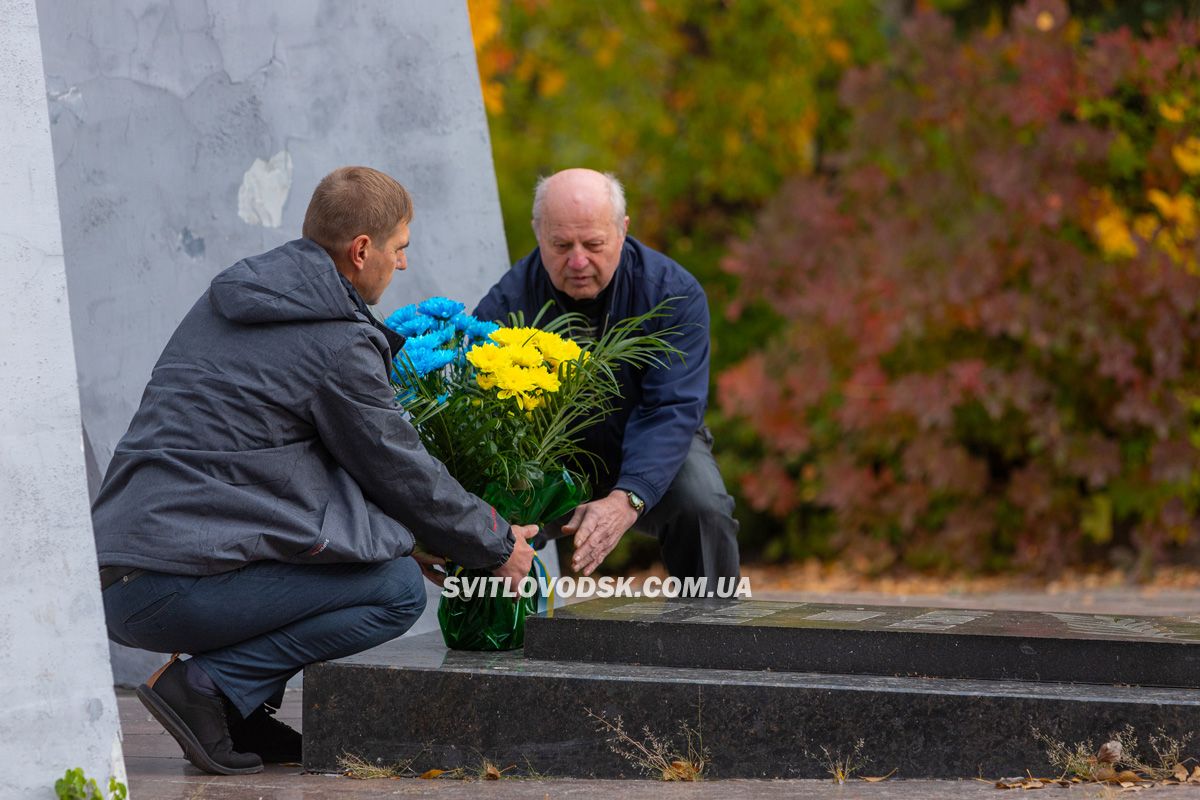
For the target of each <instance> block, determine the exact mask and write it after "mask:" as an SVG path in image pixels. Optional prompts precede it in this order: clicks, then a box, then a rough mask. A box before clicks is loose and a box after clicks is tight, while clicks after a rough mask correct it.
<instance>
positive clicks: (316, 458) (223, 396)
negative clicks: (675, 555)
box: [93, 167, 536, 775]
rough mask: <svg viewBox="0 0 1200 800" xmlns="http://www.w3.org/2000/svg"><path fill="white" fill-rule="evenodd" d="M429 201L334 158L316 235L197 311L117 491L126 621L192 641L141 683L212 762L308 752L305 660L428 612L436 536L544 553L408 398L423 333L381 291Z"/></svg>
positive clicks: (111, 515)
mask: <svg viewBox="0 0 1200 800" xmlns="http://www.w3.org/2000/svg"><path fill="white" fill-rule="evenodd" d="M411 219H412V203H411V200H410V198H409V195H408V192H407V191H405V189H404V187H403V186H401V185H400V184H399V183H397V182H396V181H395V180H393V179H392V178H390V177H389V176H387V175H385V174H383V173H381V172H377V171H376V170H373V169H368V168H366V167H343V168H342V169H339V170H336V171H334V172H333V173H331V174H329V175H328V176H326V177H325V178H324V179H323V180H322V181H321V182H320V184H319V185H318V186H317V188H316V191H315V192H314V193H313V196H312V200H311V202H310V203H309V206H308V211H307V213H306V215H305V218H304V238H303V239H298V240H296V241H293V242H288V243H287V244H285V245H282V246H281V247H277V248H275V249H274V250H272V251H270V252H268V253H264V254H262V255H258V256H253V257H251V258H247V259H245V260H243V261H240V262H238V263H237V264H235V265H233V266H232V267H230V268H229V269H227V270H225V271H224V272H222V273H221V274H219V275H217V277H216V278H215V279H214V280H213V282H212V285H211V287H210V288H209V289H208V291H207V292H205V293H204V295H203V296H202V297H201V298H200V299H199V300H198V301H197V302H196V304H195V305H194V306H193V307H192V309H191V311H189V312H188V314H187V316H186V317H185V318H184V320H183V322H181V323H180V325H179V328H178V329H177V330H176V331H175V333H174V335H173V336H172V337H171V340H170V341H169V342H168V343H167V346H166V349H165V350H164V351H163V354H162V356H161V357H160V358H159V360H158V363H157V364H156V365H155V367H154V372H153V373H152V375H151V378H150V384H149V385H148V386H147V387H146V391H145V394H144V395H143V396H142V402H141V405H140V407H139V408H138V410H137V413H136V414H135V415H134V417H133V421H132V422H131V423H130V426H129V431H128V432H127V433H126V434H125V436H124V438H122V439H121V442H120V443H119V444H118V445H117V448H116V452H115V453H114V455H113V459H112V463H111V464H110V465H109V468H108V472H107V474H106V475H105V478H104V483H103V485H102V486H101V488H100V492H99V495H98V496H97V498H96V503H95V506H94V508H93V519H94V527H95V533H96V544H97V550H98V553H99V560H100V565H101V570H100V574H101V586H102V587H103V598H104V610H105V616H106V618H107V623H108V630H109V635H110V637H111V638H112V639H114V640H115V641H117V642H120V643H121V644H125V645H129V646H132V647H141V648H144V649H147V650H154V651H157V652H164V653H170V652H185V653H190V654H192V658H190V659H189V660H187V661H178V660H176V659H175V658H172V659H171V661H169V662H168V663H167V665H166V666H165V667H164V668H163V669H161V670H159V672H158V673H156V675H155V676H154V677H153V678H151V679H150V680H149V681H148V682H147V683H146V684H144V685H142V686H141V687H140V688H139V689H138V697H139V698H140V699H141V700H142V702H143V703H144V704H145V705H146V707H147V708H148V709H149V711H150V713H151V714H153V715H154V716H155V718H157V719H158V721H159V722H161V723H162V724H163V726H164V727H165V728H166V729H167V731H168V732H169V733H170V734H171V735H172V736H174V737H175V739H176V741H178V742H179V744H180V746H181V747H182V748H183V750H184V753H185V755H186V756H187V758H188V760H189V761H191V762H192V763H193V764H194V765H195V766H197V767H198V768H200V769H202V770H204V771H206V772H211V773H214V774H223V775H230V774H238V773H246V772H258V771H259V770H261V769H262V763H263V761H264V760H265V761H298V760H299V759H300V756H301V741H300V735H299V734H298V733H296V732H295V731H293V730H291V729H290V728H288V727H287V726H285V725H283V724H282V723H281V722H279V721H278V720H275V719H274V718H273V717H271V716H270V715H271V714H272V713H273V709H276V708H278V706H279V703H280V702H281V700H282V698H283V689H284V686H285V684H286V683H287V680H288V678H290V677H291V676H292V675H294V674H295V673H296V672H298V671H299V670H300V669H302V668H303V667H304V666H305V665H306V664H310V663H312V662H314V661H321V660H326V659H331V658H339V657H342V656H346V655H350V654H352V653H357V652H360V651H362V650H365V649H367V648H369V647H373V646H375V645H377V644H380V643H382V642H385V641H387V640H389V639H393V638H395V637H397V636H399V635H401V634H402V633H404V632H405V631H406V630H408V629H409V627H411V626H412V624H413V623H414V622H415V621H416V619H417V618H418V617H419V616H420V615H421V611H422V610H423V609H424V607H425V587H424V583H423V580H422V577H421V575H422V571H423V568H422V566H420V565H418V564H417V562H416V561H415V560H414V559H413V558H410V557H409V555H410V554H411V553H412V551H413V546H414V540H415V541H419V542H420V543H421V544H422V545H423V546H424V549H425V550H428V551H429V552H431V553H435V554H437V555H441V556H448V557H450V558H453V560H454V561H456V562H458V563H460V564H463V565H465V566H471V567H479V568H485V569H491V570H494V572H495V574H496V575H498V576H501V577H510V578H521V577H523V576H524V575H525V574H526V573H527V572H528V571H529V567H530V562H531V561H532V558H533V551H532V549H531V548H530V547H529V545H528V543H527V542H526V541H525V540H526V539H527V538H529V537H531V536H533V535H534V534H535V533H536V528H534V527H532V526H524V527H521V526H514V527H511V528H510V526H509V525H508V524H507V523H506V522H505V521H504V520H503V519H501V518H499V517H498V516H497V514H496V511H495V509H493V508H492V507H491V506H489V505H488V504H487V503H484V502H483V501H482V500H480V499H479V498H477V497H474V496H472V495H470V494H468V493H467V492H466V491H465V490H464V489H463V488H462V487H461V486H460V485H459V484H458V483H457V482H456V481H455V480H454V479H453V478H451V477H450V475H449V474H448V473H447V472H446V468H445V467H444V466H443V465H442V464H441V463H440V462H438V461H437V460H436V459H434V458H433V457H432V456H430V455H429V454H428V453H427V452H426V451H425V449H424V448H423V447H422V446H421V442H420V440H419V439H418V438H417V434H416V431H415V430H413V428H412V426H411V425H409V424H408V422H407V421H406V420H405V418H404V413H403V411H402V410H401V409H400V408H399V407H397V405H396V403H395V398H394V394H393V391H392V388H391V386H390V384H389V382H388V374H389V370H390V364H391V361H392V357H393V354H394V353H395V351H396V348H397V347H399V346H400V344H401V343H402V339H401V338H400V337H398V336H396V335H395V334H394V333H392V332H391V331H390V330H388V329H387V328H385V327H384V326H383V325H382V324H381V323H379V322H378V321H377V320H376V318H375V316H374V315H373V314H372V312H371V310H370V309H369V308H368V307H367V306H368V304H374V303H377V302H378V301H379V299H380V297H381V296H382V295H383V291H384V289H386V288H387V286H388V284H389V283H390V282H391V280H392V276H393V275H394V274H395V272H396V270H402V269H404V268H405V267H406V266H407V260H406V256H405V248H406V247H408V241H409V223H410V221H411ZM426 574H427V575H431V573H428V572H427V573H426ZM431 577H432V575H431Z"/></svg>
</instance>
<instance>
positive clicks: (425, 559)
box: [412, 551, 446, 586]
mask: <svg viewBox="0 0 1200 800" xmlns="http://www.w3.org/2000/svg"><path fill="white" fill-rule="evenodd" d="M412 557H413V559H414V560H415V561H416V562H417V564H418V565H419V566H420V567H421V574H422V575H424V576H425V577H426V578H427V579H428V580H429V581H431V582H433V583H436V584H437V585H438V586H443V585H444V582H445V580H446V573H445V572H444V571H443V572H439V571H437V570H435V569H434V567H435V566H439V567H444V566H446V559H444V558H440V557H438V556H435V555H430V554H429V553H422V552H418V551H413V554H412Z"/></svg>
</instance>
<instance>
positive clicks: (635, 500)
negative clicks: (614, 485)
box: [625, 491, 646, 517]
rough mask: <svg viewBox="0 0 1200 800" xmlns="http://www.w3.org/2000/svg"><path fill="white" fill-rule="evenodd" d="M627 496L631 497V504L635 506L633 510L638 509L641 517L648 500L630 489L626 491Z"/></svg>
mask: <svg viewBox="0 0 1200 800" xmlns="http://www.w3.org/2000/svg"><path fill="white" fill-rule="evenodd" d="M625 496H626V497H628V498H629V505H631V506H633V510H634V511H636V512H637V513H638V516H639V517H640V516H641V515H642V512H643V511H645V510H646V501H645V500H643V499H642V498H640V497H638V496H637V495H636V494H634V493H633V492H630V491H626V492H625Z"/></svg>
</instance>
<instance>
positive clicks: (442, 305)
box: [417, 297, 466, 320]
mask: <svg viewBox="0 0 1200 800" xmlns="http://www.w3.org/2000/svg"><path fill="white" fill-rule="evenodd" d="M464 308H466V306H464V305H463V304H462V303H460V302H458V301H457V300H451V299H450V298H448V297H431V298H429V299H428V300H423V301H421V303H419V304H418V305H417V309H418V310H419V311H420V312H421V313H422V314H425V315H427V316H430V317H434V318H436V319H441V320H447V319H450V318H452V317H453V316H454V315H455V314H458V313H460V312H461V311H462V310H463V309H464Z"/></svg>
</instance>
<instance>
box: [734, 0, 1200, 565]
mask: <svg viewBox="0 0 1200 800" xmlns="http://www.w3.org/2000/svg"><path fill="white" fill-rule="evenodd" d="M1198 46H1200V27H1198V26H1197V24H1196V23H1195V22H1192V21H1186V22H1185V21H1178V22H1174V23H1171V24H1168V25H1165V26H1162V27H1161V28H1160V29H1159V30H1155V31H1148V32H1145V33H1144V34H1143V35H1134V34H1133V33H1131V32H1130V31H1128V30H1126V29H1121V30H1118V31H1115V32H1110V33H1105V34H1100V35H1097V36H1092V37H1089V36H1084V35H1083V34H1082V33H1081V26H1080V25H1079V24H1078V23H1076V22H1075V21H1073V20H1072V19H1070V18H1069V15H1068V12H1067V8H1066V4H1065V3H1064V2H1061V0H1040V1H1038V2H1030V3H1028V4H1026V5H1024V6H1021V7H1018V8H1017V9H1016V10H1015V11H1014V12H1013V15H1012V19H1011V22H1010V25H1009V27H1008V28H1007V29H1006V30H1003V31H996V30H987V31H980V32H977V33H974V34H971V35H969V36H968V37H967V38H965V39H961V38H958V37H956V36H955V33H954V29H953V26H952V25H951V23H950V22H949V21H948V20H946V19H945V18H943V17H940V16H938V15H937V14H934V13H921V14H918V15H916V16H915V17H913V18H911V19H910V20H909V21H908V22H907V23H906V25H905V27H904V29H903V32H902V35H901V37H900V41H899V42H898V43H897V45H896V46H895V47H894V48H893V50H892V51H891V53H890V55H889V57H888V58H887V59H885V60H884V61H882V62H880V63H877V64H874V65H872V66H869V67H865V68H862V69H858V70H853V71H851V72H849V73H848V74H847V75H846V77H845V78H844V80H843V82H842V85H841V91H840V99H841V102H842V104H843V105H844V107H845V108H846V110H847V112H848V114H849V122H848V127H847V129H846V133H845V145H844V147H843V148H842V149H841V151H840V152H838V153H837V154H836V156H834V157H832V158H828V159H826V162H825V168H824V169H823V170H822V171H821V172H820V173H818V175H816V176H813V177H805V178H799V179H795V180H794V181H792V182H791V183H789V184H787V185H786V186H785V188H784V189H783V191H782V192H781V193H780V195H779V196H778V197H777V198H776V199H775V200H774V201H773V202H772V203H771V204H770V205H769V206H768V207H767V208H766V209H765V210H764V212H763V213H762V214H761V216H760V218H759V219H758V221H757V224H756V226H755V229H754V231H753V233H752V234H751V235H749V236H748V237H747V238H745V239H744V240H742V241H739V242H736V243H735V244H734V245H733V247H732V248H731V251H730V254H729V256H728V257H727V259H726V260H725V262H724V264H723V268H724V269H725V270H726V271H727V272H729V273H730V274H732V275H734V276H736V278H737V279H738V286H739V288H738V290H737V294H736V296H735V297H734V298H733V302H732V303H731V304H730V306H729V313H730V314H731V315H733V316H735V317H736V315H737V314H739V313H740V312H741V310H742V309H745V308H748V307H753V306H754V305H755V304H762V303H765V304H767V305H768V306H769V307H770V308H771V309H773V311H774V312H775V313H777V314H778V315H779V316H780V317H781V318H782V319H783V320H784V325H783V327H782V329H781V330H780V331H779V332H778V334H777V335H775V336H773V337H772V338H771V339H770V340H768V341H764V342H763V343H762V344H761V347H759V348H758V349H757V350H756V351H755V352H753V353H752V354H751V355H750V356H749V357H747V358H746V359H744V360H743V361H741V362H740V363H738V364H736V365H735V366H733V367H732V368H730V369H728V370H727V371H725V372H724V373H723V374H722V375H720V377H719V380H718V399H719V404H720V407H721V409H722V411H723V412H724V413H725V414H727V415H730V416H731V417H734V418H736V419H738V420H740V421H741V422H742V424H744V425H745V426H748V427H749V429H750V430H751V431H753V434H754V435H755V436H756V437H757V446H758V447H760V448H761V452H762V454H763V455H762V459H761V462H760V463H758V464H757V465H756V467H755V469H754V470H753V471H751V472H749V473H748V474H746V475H744V476H743V477H742V491H743V494H744V496H745V497H746V498H747V499H748V500H749V501H750V503H751V504H752V505H753V506H754V507H755V508H756V509H758V510H760V511H766V512H769V513H770V514H772V515H774V516H776V517H779V518H781V519H785V520H789V521H790V525H791V528H792V529H793V532H795V530H794V529H795V527H796V524H797V523H796V520H801V521H802V523H803V524H802V527H804V528H806V529H807V530H808V538H807V539H804V537H801V539H802V540H803V541H807V542H809V545H811V535H812V532H813V531H817V532H819V533H820V535H821V536H822V537H823V547H825V548H827V551H828V552H847V551H852V552H854V553H855V554H857V555H858V556H860V557H861V558H864V559H866V561H867V563H868V564H869V565H872V566H876V567H886V566H888V565H891V564H892V563H895V562H896V561H897V560H902V561H904V562H906V563H908V564H910V565H912V566H917V567H924V568H943V567H945V568H948V567H966V568H972V569H979V568H996V567H1005V566H1021V567H1029V566H1033V567H1038V568H1052V567H1054V566H1057V565H1060V564H1062V563H1064V562H1071V561H1079V560H1082V559H1086V558H1091V557H1097V556H1100V555H1103V554H1104V553H1105V552H1106V551H1107V550H1111V549H1112V548H1114V547H1121V548H1123V549H1126V550H1128V551H1130V552H1136V553H1138V554H1139V555H1140V557H1141V559H1142V563H1143V564H1149V563H1151V562H1152V560H1154V559H1156V558H1161V557H1162V556H1163V554H1164V553H1165V552H1166V551H1167V548H1168V546H1170V545H1173V544H1176V545H1177V544H1185V543H1187V542H1188V541H1189V540H1191V539H1192V538H1193V537H1195V535H1196V525H1195V510H1196V502H1197V493H1196V488H1197V479H1196V466H1197V455H1198V452H1197V443H1198V442H1200V432H1198V428H1197V420H1198V419H1200V313H1198V311H1200V307H1198V303H1200V276H1198V270H1197V228H1198V220H1197V209H1196V201H1195V198H1196V196H1197V190H1198V189H1200V139H1197V138H1196V135H1197V134H1196V132H1197V131H1200V126H1198V125H1197V122H1198V121H1200V53H1198V49H1197V48H1198ZM774 554H775V555H786V554H787V550H786V548H785V550H784V551H782V552H781V551H779V550H778V549H777V550H776V552H775V553H774Z"/></svg>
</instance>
